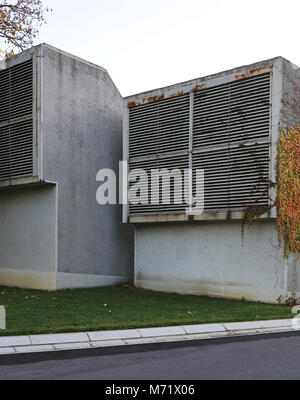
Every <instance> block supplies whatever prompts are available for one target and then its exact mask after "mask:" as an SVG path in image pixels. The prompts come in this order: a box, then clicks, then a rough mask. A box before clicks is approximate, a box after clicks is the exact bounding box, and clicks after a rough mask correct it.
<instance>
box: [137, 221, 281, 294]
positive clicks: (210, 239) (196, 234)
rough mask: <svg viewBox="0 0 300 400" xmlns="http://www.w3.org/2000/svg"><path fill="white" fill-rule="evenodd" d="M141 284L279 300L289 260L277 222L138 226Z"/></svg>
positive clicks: (182, 290) (165, 289)
mask: <svg viewBox="0 0 300 400" xmlns="http://www.w3.org/2000/svg"><path fill="white" fill-rule="evenodd" d="M135 266H136V273H135V282H136V285H137V286H138V287H143V288H147V289H153V290H164V291H170V292H177V293H185V294H201V295H212V296H225V297H232V298H243V297H244V298H246V299H249V300H260V301H267V302H276V299H277V298H278V297H279V296H280V295H283V294H284V279H285V274H284V269H285V261H284V259H283V256H282V251H281V250H280V249H279V248H278V240H277V232H276V229H275V223H274V222H271V221H269V222H268V221H263V222H257V223H255V224H253V226H252V227H251V228H250V229H249V230H247V231H246V237H245V246H244V247H243V246H242V239H241V223H240V222H214V223H199V224H196V223H193V224H182V225H181V224H173V225H171V224H168V225H166V224H164V225H150V224H149V225H147V226H146V225H137V226H136V263H135Z"/></svg>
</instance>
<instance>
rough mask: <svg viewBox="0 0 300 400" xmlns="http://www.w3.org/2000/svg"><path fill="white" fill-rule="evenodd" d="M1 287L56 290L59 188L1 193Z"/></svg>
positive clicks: (46, 187) (31, 188)
mask: <svg viewBox="0 0 300 400" xmlns="http://www.w3.org/2000/svg"><path fill="white" fill-rule="evenodd" d="M0 227H1V229H0V285H6V286H19V287H23V288H24V287H32V288H41V289H54V288H55V287H56V282H55V281H56V278H55V273H56V186H54V185H49V186H39V187H30V188H24V189H21V188H19V189H11V190H5V191H1V192H0Z"/></svg>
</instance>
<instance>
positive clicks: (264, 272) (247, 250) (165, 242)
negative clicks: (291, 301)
mask: <svg viewBox="0 0 300 400" xmlns="http://www.w3.org/2000/svg"><path fill="white" fill-rule="evenodd" d="M266 71H269V72H271V82H272V83H271V87H272V88H271V99H270V103H271V110H270V120H271V123H270V175H269V179H270V180H271V181H272V182H275V181H276V158H277V140H278V137H279V133H280V127H286V126H289V125H292V124H295V123H296V122H298V123H299V119H300V118H299V117H300V95H299V93H300V73H299V71H300V69H299V68H298V67H296V66H294V65H293V64H291V63H290V62H289V61H287V60H285V59H283V58H281V57H277V58H274V59H271V60H267V61H263V62H260V63H256V64H253V65H249V66H244V67H240V68H236V69H234V70H231V71H226V72H223V73H220V74H215V75H211V76H208V77H204V78H199V79H195V80H192V81H189V82H184V83H181V84H177V85H172V86H170V87H167V88H161V89H157V90H153V91H150V92H147V93H141V94H138V95H134V96H130V97H128V98H126V99H125V100H124V104H123V108H124V131H123V132H124V133H123V135H124V148H123V157H124V159H125V160H129V161H130V158H129V109H130V107H135V106H136V105H142V104H147V103H148V102H153V101H155V100H154V99H160V98H162V97H163V98H168V97H170V96H174V94H175V95H179V94H186V93H191V95H192V92H193V90H195V88H197V90H198V89H199V88H200V89H201V88H211V87H214V86H217V85H221V84H224V83H227V82H234V81H235V80H238V79H243V78H247V77H250V76H256V75H259V74H261V73H264V72H266ZM192 140H193V138H192V137H191V141H192ZM269 195H270V198H271V199H272V201H274V200H275V198H276V191H275V190H274V189H272V188H270V193H269ZM276 217H277V212H276V208H273V209H272V210H271V211H269V212H268V213H266V214H265V215H263V216H262V217H260V219H259V221H257V222H255V223H253V224H252V226H251V227H250V229H249V230H248V231H246V238H245V245H244V247H243V245H242V237H241V229H242V226H241V218H242V210H234V211H231V210H228V211H227V212H226V211H225V212H224V210H223V211H218V210H216V211H214V212H204V214H202V215H198V216H187V215H184V214H174V215H170V214H167V213H163V212H162V213H161V214H159V213H158V214H157V215H154V214H152V215H147V214H144V215H130V210H129V207H128V206H124V207H123V221H124V222H127V221H130V222H131V223H132V224H134V225H135V284H136V286H137V287H140V288H146V289H151V290H158V291H166V292H176V293H182V294H199V295H211V296H220V297H228V298H238V299H241V298H245V299H249V300H258V301H265V302H270V303H276V302H277V299H278V298H279V297H280V296H281V297H282V299H283V300H284V299H285V297H286V296H288V295H290V293H291V292H292V291H295V292H297V293H298V294H299V295H300V280H299V273H298V271H299V267H300V261H299V259H298V258H296V257H295V258H293V257H290V259H289V261H287V260H285V259H284V257H283V250H282V248H279V243H278V234H277V230H276Z"/></svg>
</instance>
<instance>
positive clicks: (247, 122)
mask: <svg viewBox="0 0 300 400" xmlns="http://www.w3.org/2000/svg"><path fill="white" fill-rule="evenodd" d="M270 85H271V82H270V74H266V75H261V76H257V77H253V78H249V79H245V80H241V81H237V82H233V83H231V84H230V143H234V142H238V141H252V140H257V139H263V138H268V137H269V134H270Z"/></svg>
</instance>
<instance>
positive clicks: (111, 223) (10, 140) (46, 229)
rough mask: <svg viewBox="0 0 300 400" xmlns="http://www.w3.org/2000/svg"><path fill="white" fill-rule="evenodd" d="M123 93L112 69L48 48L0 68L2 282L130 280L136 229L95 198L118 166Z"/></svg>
mask: <svg viewBox="0 0 300 400" xmlns="http://www.w3.org/2000/svg"><path fill="white" fill-rule="evenodd" d="M121 157H122V97H121V95H120V93H119V91H118V89H117V88H116V86H115V85H114V83H113V81H112V80H111V78H110V76H109V74H108V73H107V71H106V70H105V69H103V68H101V67H98V66H96V65H93V64H91V63H89V62H86V61H84V60H81V59H79V58H77V57H75V56H72V55H70V54H67V53H65V52H62V51H60V50H58V49H55V48H53V47H51V46H48V45H46V44H42V45H39V46H37V47H34V48H32V49H31V50H28V51H25V52H23V53H21V54H19V55H17V56H15V57H13V58H11V59H9V60H7V61H6V62H2V63H1V65H0V285H8V286H18V287H24V288H38V289H48V290H56V289H62V288H74V287H76V288H77V287H91V286H92V287H96V286H102V285H111V284H117V283H120V282H127V281H129V280H130V279H131V276H132V260H133V257H132V254H133V232H132V231H133V230H132V229H131V227H130V226H125V225H123V224H122V210H121V207H119V206H106V207H101V206H99V204H97V202H96V190H97V187H98V185H99V183H97V182H96V174H97V172H98V171H99V170H100V169H102V168H112V169H114V170H118V162H119V160H120V159H121Z"/></svg>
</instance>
